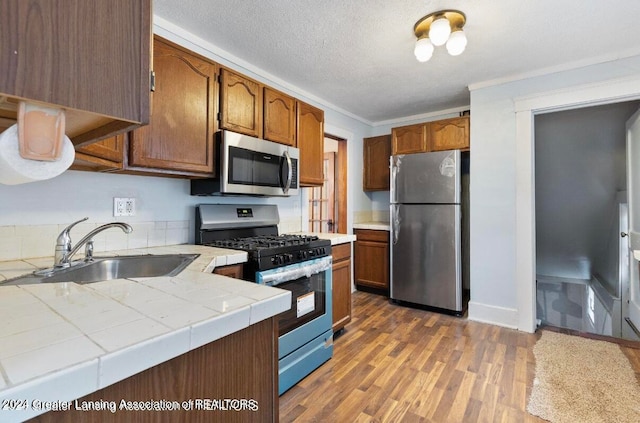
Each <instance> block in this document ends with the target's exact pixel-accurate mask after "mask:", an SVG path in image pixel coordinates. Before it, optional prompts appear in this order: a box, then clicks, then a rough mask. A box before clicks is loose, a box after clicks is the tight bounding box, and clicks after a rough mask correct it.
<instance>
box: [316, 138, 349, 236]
mask: <svg viewBox="0 0 640 423" xmlns="http://www.w3.org/2000/svg"><path fill="white" fill-rule="evenodd" d="M308 228H309V231H310V232H329V233H346V231H347V141H346V140H345V139H342V138H339V137H335V136H332V135H328V134H325V139H324V184H323V185H322V186H320V187H314V188H310V189H309V226H308Z"/></svg>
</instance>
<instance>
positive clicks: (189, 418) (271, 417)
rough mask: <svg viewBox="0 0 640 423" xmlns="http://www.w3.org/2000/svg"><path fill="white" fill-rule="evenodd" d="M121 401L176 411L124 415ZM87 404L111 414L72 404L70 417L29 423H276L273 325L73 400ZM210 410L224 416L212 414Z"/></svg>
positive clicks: (65, 413)
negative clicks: (170, 405) (110, 405)
mask: <svg viewBox="0 0 640 423" xmlns="http://www.w3.org/2000/svg"><path fill="white" fill-rule="evenodd" d="M123 400H124V401H125V402H133V401H137V402H147V401H151V400H153V401H157V402H159V401H171V402H173V401H176V402H177V403H178V404H180V407H179V409H178V410H174V411H128V410H126V409H120V405H121V403H122V401H123ZM225 400H232V401H225ZM236 400H237V401H236ZM89 401H93V402H94V403H100V402H103V403H104V402H105V401H107V402H109V401H114V402H115V404H116V411H115V413H112V412H111V411H109V410H105V411H76V410H75V409H74V407H75V402H72V405H71V408H72V409H71V411H55V412H54V411H51V412H48V413H46V414H42V415H40V416H37V417H35V418H34V419H33V420H32V421H35V422H69V423H71V422H125V421H130V422H202V423H209V422H277V421H278V321H277V319H276V318H275V317H272V318H269V319H266V320H263V321H262V322H259V323H256V324H255V325H251V326H249V327H247V328H246V329H243V330H241V331H239V332H236V333H233V334H231V335H228V336H226V337H224V338H222V339H219V340H217V341H215V342H212V343H210V344H207V345H204V346H202V347H200V348H197V349H195V350H192V351H189V352H187V353H185V354H183V355H181V356H178V357H176V358H174V359H172V360H169V361H167V362H164V363H161V364H159V365H157V366H155V367H152V368H150V369H148V370H145V371H143V372H140V373H138V374H136V375H134V376H131V377H129V378H127V379H125V380H122V381H120V382H118V383H115V384H113V385H111V386H108V387H106V388H104V389H101V390H99V391H96V392H94V393H92V394H90V395H87V396H85V397H83V398H80V399H78V400H77V402H78V404H79V405H81V404H83V402H84V403H87V402H89ZM185 401H186V402H187V404H188V402H189V401H192V404H193V406H192V408H193V409H189V410H186V409H184V406H183V405H182V403H183V402H185ZM198 404H199V407H200V408H202V409H200V410H198V409H196V406H197V405H198ZM216 404H218V405H220V406H222V407H224V408H226V410H220V409H217V410H214V409H212V408H213V407H214V405H216ZM188 407H189V406H188V405H187V408H188ZM233 407H236V408H241V407H244V408H245V409H244V410H232V409H231V408H233ZM204 408H209V409H208V410H207V409H204Z"/></svg>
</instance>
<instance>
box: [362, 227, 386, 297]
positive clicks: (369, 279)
mask: <svg viewBox="0 0 640 423" xmlns="http://www.w3.org/2000/svg"><path fill="white" fill-rule="evenodd" d="M355 275H356V276H355V278H356V285H363V286H366V287H369V288H376V289H382V290H385V291H388V290H389V243H388V242H374V241H360V240H358V241H356V246H355Z"/></svg>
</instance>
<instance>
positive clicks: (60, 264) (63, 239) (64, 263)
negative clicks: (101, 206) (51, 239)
mask: <svg viewBox="0 0 640 423" xmlns="http://www.w3.org/2000/svg"><path fill="white" fill-rule="evenodd" d="M87 219H89V218H88V217H85V218H84V219H80V220H78V221H77V222H73V223H72V224H71V225H69V226H67V227H66V228H64V230H63V231H62V232H61V233H60V235H58V239H57V240H56V251H55V257H54V267H55V268H58V269H60V268H66V267H69V266H71V257H73V255H74V254H75V253H77V252H78V250H79V249H80V247H82V246H83V245H85V244H86V246H85V257H84V259H85V261H90V260H91V259H92V257H93V237H94V236H96V235H97V234H98V233H100V232H102V231H104V230H105V229H109V228H115V227H118V228H120V229H122V231H123V232H124V233H127V234H130V233H131V231H133V228H132V227H131V226H130V225H128V224H126V223H123V222H113V223H106V224H104V225H102V226H98V227H97V228H95V229H94V230H92V231H91V232H89V233H88V234H86V235H85V236H84V237H83V238H82V239H81V240H80V241H78V243H77V244H76V245H75V246H74V247H72V246H71V236H70V235H69V232H70V231H71V228H73V227H74V226H75V225H77V224H78V223H80V222H84V221H85V220H87Z"/></svg>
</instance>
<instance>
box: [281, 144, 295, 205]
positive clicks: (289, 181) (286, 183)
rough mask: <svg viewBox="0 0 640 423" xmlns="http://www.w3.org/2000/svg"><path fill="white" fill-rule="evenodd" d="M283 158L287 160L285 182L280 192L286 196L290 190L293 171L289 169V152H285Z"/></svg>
mask: <svg viewBox="0 0 640 423" xmlns="http://www.w3.org/2000/svg"><path fill="white" fill-rule="evenodd" d="M284 158H285V159H286V160H287V181H286V182H285V184H284V187H282V191H283V192H284V193H285V194H286V193H287V192H288V191H289V188H291V180H292V179H293V169H292V167H291V157H290V156H289V152H288V151H286V150H285V152H284Z"/></svg>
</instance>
